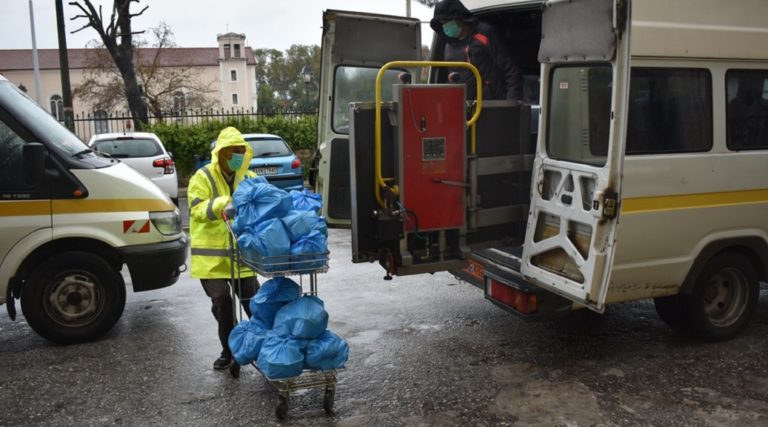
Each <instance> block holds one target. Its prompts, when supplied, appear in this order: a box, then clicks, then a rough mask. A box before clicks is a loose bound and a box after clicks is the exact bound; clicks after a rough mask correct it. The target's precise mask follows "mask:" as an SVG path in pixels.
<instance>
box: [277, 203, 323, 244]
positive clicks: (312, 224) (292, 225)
mask: <svg viewBox="0 0 768 427" xmlns="http://www.w3.org/2000/svg"><path fill="white" fill-rule="evenodd" d="M282 221H283V224H285V228H286V229H288V234H289V235H290V236H291V241H292V242H295V241H297V240H299V238H301V237H302V236H304V235H307V234H309V233H310V232H311V231H319V232H320V233H322V234H323V235H325V236H327V235H328V226H327V225H326V223H325V218H323V217H321V216H318V215H317V214H316V213H315V212H311V211H300V210H292V211H288V213H287V214H286V215H285V216H284V217H283V218H282Z"/></svg>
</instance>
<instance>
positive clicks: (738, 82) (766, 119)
mask: <svg viewBox="0 0 768 427" xmlns="http://www.w3.org/2000/svg"><path fill="white" fill-rule="evenodd" d="M725 91H726V99H727V101H728V104H727V105H726V133H727V144H728V148H729V149H731V150H755V149H761V148H768V70H728V71H727V72H726V73H725Z"/></svg>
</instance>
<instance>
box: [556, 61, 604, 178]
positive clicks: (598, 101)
mask: <svg viewBox="0 0 768 427" xmlns="http://www.w3.org/2000/svg"><path fill="white" fill-rule="evenodd" d="M612 80H613V69H612V68H611V65H610V64H598V65H586V66H585V65H580V66H562V67H558V68H555V69H554V70H553V71H552V75H551V81H550V83H549V84H550V89H549V120H548V121H547V123H548V129H547V154H549V156H550V157H551V158H553V159H557V160H567V161H572V162H577V163H588V164H593V165H599V166H602V165H604V164H605V157H606V154H607V149H608V134H609V131H610V124H611V92H612V90H611V89H612V88H611V85H612Z"/></svg>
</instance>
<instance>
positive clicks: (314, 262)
mask: <svg viewBox="0 0 768 427" xmlns="http://www.w3.org/2000/svg"><path fill="white" fill-rule="evenodd" d="M326 252H328V238H327V237H325V235H324V234H322V233H321V232H319V231H317V230H315V231H311V232H310V233H309V234H306V235H304V236H301V237H299V239H298V240H297V241H296V242H294V243H293V244H292V245H291V269H292V270H296V271H307V270H316V269H318V268H323V267H325V264H326V259H327V255H325V253H326ZM315 254H317V255H315Z"/></svg>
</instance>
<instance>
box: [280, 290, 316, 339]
mask: <svg viewBox="0 0 768 427" xmlns="http://www.w3.org/2000/svg"><path fill="white" fill-rule="evenodd" d="M327 327H328V312H327V311H325V307H324V304H323V300H321V299H320V298H318V297H316V296H303V297H301V298H299V299H297V300H295V301H293V302H291V303H289V304H286V305H284V306H283V307H282V308H281V309H280V310H278V312H277V314H275V322H274V325H273V330H274V331H275V332H279V333H282V334H284V335H290V336H292V337H295V338H304V339H315V338H317V337H319V336H320V335H321V334H322V333H323V332H325V329H326V328H327Z"/></svg>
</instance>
